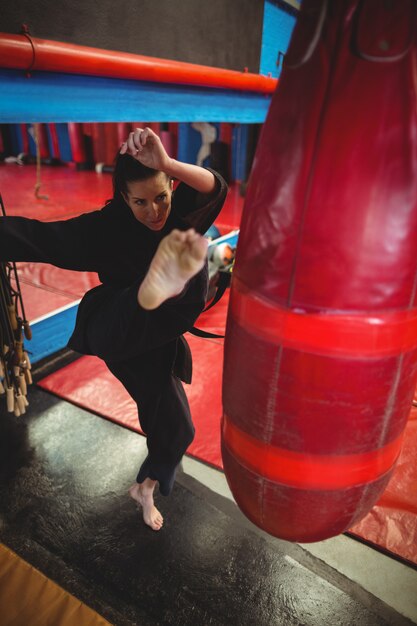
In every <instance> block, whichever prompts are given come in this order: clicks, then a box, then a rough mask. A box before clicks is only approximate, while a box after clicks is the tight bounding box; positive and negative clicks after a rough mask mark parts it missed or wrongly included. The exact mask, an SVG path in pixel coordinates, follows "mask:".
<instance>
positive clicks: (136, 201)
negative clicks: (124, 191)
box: [135, 200, 145, 206]
mask: <svg viewBox="0 0 417 626" xmlns="http://www.w3.org/2000/svg"><path fill="white" fill-rule="evenodd" d="M135 204H137V205H138V206H143V205H144V204H145V202H144V200H135Z"/></svg>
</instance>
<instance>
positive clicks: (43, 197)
mask: <svg viewBox="0 0 417 626" xmlns="http://www.w3.org/2000/svg"><path fill="white" fill-rule="evenodd" d="M32 129H33V131H32V133H31V134H32V137H33V140H34V142H35V146H36V184H35V196H36V198H38V200H48V199H49V196H47V195H42V194H41V193H40V188H41V184H42V183H41V151H40V147H39V124H33V127H32ZM29 132H30V131H29Z"/></svg>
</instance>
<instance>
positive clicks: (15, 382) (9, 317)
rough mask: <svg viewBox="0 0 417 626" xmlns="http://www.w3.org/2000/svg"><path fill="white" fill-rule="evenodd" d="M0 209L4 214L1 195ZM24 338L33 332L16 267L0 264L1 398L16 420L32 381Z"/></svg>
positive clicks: (11, 264)
mask: <svg viewBox="0 0 417 626" xmlns="http://www.w3.org/2000/svg"><path fill="white" fill-rule="evenodd" d="M0 206H1V212H2V214H3V215H6V211H5V208H4V204H3V200H2V197H1V195H0ZM23 337H25V338H26V339H28V340H30V339H31V338H32V331H31V329H30V326H29V322H28V321H27V319H26V316H25V310H24V307H23V300H22V294H21V291H20V285H19V278H18V275H17V269H16V264H15V263H12V262H1V263H0V395H5V396H6V402H7V410H8V411H9V412H11V413H13V412H14V414H15V415H16V416H17V417H18V416H19V415H23V414H24V413H26V407H27V406H28V404H29V403H28V400H27V398H26V395H27V385H28V384H30V383H31V382H32V375H31V372H30V370H31V363H30V359H29V355H28V353H27V352H26V350H25V349H24V345H23Z"/></svg>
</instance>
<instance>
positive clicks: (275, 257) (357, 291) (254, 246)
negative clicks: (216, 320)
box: [222, 0, 417, 542]
mask: <svg viewBox="0 0 417 626" xmlns="http://www.w3.org/2000/svg"><path fill="white" fill-rule="evenodd" d="M415 9H416V1H415V0H409V1H407V0H402V1H401V2H392V1H390V2H388V1H383V0H362V1H359V0H335V1H332V2H330V1H328V2H326V1H318V0H304V1H303V3H302V9H301V14H300V16H299V19H298V22H297V25H296V28H295V31H294V34H293V38H292V41H291V45H290V48H289V51H288V54H287V57H286V66H285V68H284V71H283V74H282V77H281V79H280V84H279V86H278V88H277V91H276V93H275V95H274V97H273V100H272V103H271V107H270V111H269V114H268V118H267V120H266V123H265V125H264V128H263V130H262V134H261V137H260V141H259V146H258V149H257V153H256V156H255V161H254V166H253V170H252V174H251V178H250V183H249V187H248V192H247V197H246V201H245V209H244V213H243V220H242V227H241V233H240V237H239V244H238V250H237V259H236V265H235V270H234V276H233V281H232V290H231V302H230V308H229V316H228V322H227V333H226V344H225V366H224V367H225V369H224V385H223V406H224V417H223V423H222V454H223V461H224V468H225V473H226V476H227V479H228V482H229V485H230V487H231V490H232V492H233V495H234V497H235V499H236V501H237V503H238V505H239V507H240V508H241V509H242V511H243V512H244V513H245V514H246V515H247V516H248V517H249V518H250V519H251V520H252V521H253V522H254V523H255V524H257V525H258V526H260V527H261V528H263V529H264V530H266V531H267V532H269V533H271V534H273V535H275V536H277V537H281V538H283V539H287V540H290V541H300V542H308V541H319V540H321V539H325V538H328V537H331V536H334V535H337V534H339V533H341V532H343V531H345V530H346V529H348V528H349V527H350V526H352V525H353V524H354V523H355V522H357V521H358V520H359V519H360V518H361V517H363V516H364V515H365V514H366V513H367V512H368V511H369V510H370V508H371V507H372V506H373V505H374V503H375V502H376V500H377V499H378V497H379V496H380V495H381V493H382V491H383V490H384V488H385V486H386V485H387V482H388V480H389V478H390V476H391V473H392V470H393V467H394V465H395V462H396V459H397V457H398V454H399V452H400V448H401V439H402V433H403V430H404V427H405V423H406V420H407V416H408V413H409V410H410V406H411V402H412V397H413V391H414V389H415V386H416V377H417V349H416V346H417V308H416V307H417V305H416V293H417V55H416V33H415V25H416V11H415Z"/></svg>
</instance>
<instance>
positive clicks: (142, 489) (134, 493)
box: [129, 478, 164, 530]
mask: <svg viewBox="0 0 417 626" xmlns="http://www.w3.org/2000/svg"><path fill="white" fill-rule="evenodd" d="M155 485H156V481H155V480H151V479H150V478H145V480H144V481H143V483H134V484H133V485H132V486H131V487H130V489H129V495H130V497H131V498H133V499H134V500H135V501H136V502H137V503H138V504H140V506H141V507H142V510H143V521H144V522H145V524H147V525H148V526H150V527H151V528H152V530H161V528H162V525H163V523H164V518H163V517H162V515H161V513H160V512H159V511H158V509H157V508H156V506H155V505H154V501H153V491H154V489H155Z"/></svg>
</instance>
